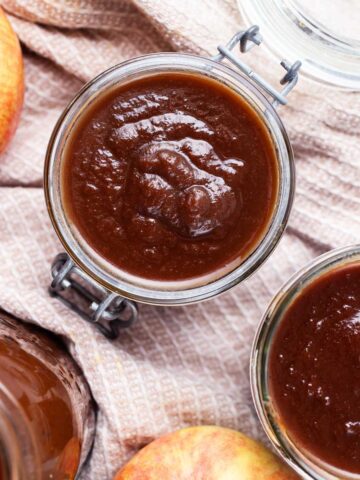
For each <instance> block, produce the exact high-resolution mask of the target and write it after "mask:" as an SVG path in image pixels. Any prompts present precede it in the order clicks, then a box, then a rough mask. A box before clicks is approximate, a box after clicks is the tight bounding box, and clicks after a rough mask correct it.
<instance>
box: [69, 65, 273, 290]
mask: <svg viewBox="0 0 360 480" xmlns="http://www.w3.org/2000/svg"><path fill="white" fill-rule="evenodd" d="M63 165H64V166H63V169H62V198H63V203H64V207H65V211H66V212H67V215H68V217H69V218H70V219H71V221H72V223H73V224H74V225H75V227H76V228H77V229H78V231H79V232H80V233H81V235H82V236H83V238H84V239H85V241H86V242H87V243H88V244H89V245H90V246H91V247H92V248H93V249H94V250H95V251H96V252H97V253H98V254H100V255H101V256H102V257H103V258H105V259H106V260H107V261H109V262H111V263H112V264H114V265H115V266H117V267H119V268H121V269H122V270H124V271H126V272H128V273H130V274H133V275H136V276H138V277H142V278H147V279H152V280H161V281H176V280H184V279H189V278H195V277H199V276H202V275H206V274H209V273H212V272H215V271H217V270H218V269H221V268H223V267H224V266H226V265H228V264H230V263H231V262H234V261H235V260H239V261H238V263H241V261H242V260H244V259H245V258H246V257H247V256H248V255H249V254H250V253H251V252H252V251H253V250H254V249H255V248H256V246H257V245H258V244H259V242H260V241H261V239H262V238H263V236H264V235H265V232H266V230H267V228H268V226H269V224H270V222H271V218H272V215H273V211H274V208H275V204H276V199H277V195H278V166H277V155H276V150H275V147H274V144H273V141H272V139H271V136H270V134H269V133H268V130H267V128H266V126H265V125H264V122H263V120H262V119H261V117H260V116H259V114H258V113H257V112H256V111H255V109H254V108H253V107H252V106H250V104H249V103H248V102H247V101H245V100H244V99H243V98H242V97H241V96H240V95H238V94H237V93H235V92H234V91H232V90H231V89H230V88H229V87H227V86H225V85H223V84H221V83H220V82H217V81H215V80H212V79H209V78H207V77H205V76H200V75H190V74H185V73H169V74H157V75H153V76H148V77H146V78H142V79H139V80H135V81H132V82H130V83H127V84H126V85H122V86H119V87H116V88H113V89H112V90H111V91H109V92H107V93H104V94H102V95H100V97H99V98H98V99H97V100H95V101H94V102H93V104H92V105H91V106H90V107H88V108H87V109H86V112H84V113H83V114H82V116H81V118H80V119H79V120H78V121H77V124H76V125H75V126H74V128H73V130H72V133H71V136H70V140H69V142H68V147H67V148H66V151H65V154H64V164H63Z"/></svg>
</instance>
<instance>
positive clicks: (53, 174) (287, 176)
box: [44, 28, 299, 336]
mask: <svg viewBox="0 0 360 480" xmlns="http://www.w3.org/2000/svg"><path fill="white" fill-rule="evenodd" d="M249 32H250V33H249ZM259 38H260V37H259V34H258V29H257V28H255V29H253V30H252V31H251V29H250V30H249V31H247V32H240V34H237V35H236V36H235V37H234V38H233V39H232V40H231V41H230V42H229V44H228V45H227V46H226V47H219V52H220V53H219V55H218V56H217V57H214V58H213V59H209V58H204V57H201V56H195V55H190V54H179V53H158V54H153V55H147V56H144V57H139V58H135V59H133V60H129V61H127V62H124V63H121V64H120V65H116V66H114V67H113V68H110V69H109V70H107V71H105V72H103V73H101V74H100V75H99V76H98V77H96V78H95V79H94V80H92V81H90V82H89V83H88V84H86V85H85V86H84V87H83V88H82V90H81V91H80V92H79V93H78V95H77V96H76V97H75V98H74V100H73V101H72V102H71V103H70V105H69V106H68V107H67V108H66V109H65V111H64V113H63V114H62V116H61V117H60V119H59V121H58V123H57V125H56V127H55V129H54V132H53V134H52V137H51V139H50V143H49V147H48V151H47V155H46V162H45V176H44V181H45V195H46V202H47V206H48V211H49V214H50V218H51V220H52V223H53V226H54V228H55V230H56V232H57V234H58V236H59V238H60V240H61V242H62V244H63V246H64V248H65V250H66V252H67V254H68V255H69V256H70V261H68V263H66V257H64V258H63V259H62V260H61V259H58V263H57V264H56V265H55V267H54V268H53V276H54V282H53V285H52V290H51V293H52V294H55V295H57V296H59V292H61V290H65V289H66V288H68V287H69V285H70V286H71V285H73V284H72V283H71V280H70V281H69V277H71V275H70V274H69V272H70V271H71V272H72V273H74V270H75V273H77V274H80V276H81V277H82V281H84V280H90V282H91V283H92V286H93V287H95V288H98V289H100V297H101V298H100V299H99V298H98V297H97V296H95V297H94V296H93V297H91V301H90V303H91V305H90V310H92V311H90V313H89V312H85V311H84V310H80V309H79V308H78V307H77V306H76V305H74V303H72V305H71V306H72V308H74V309H75V310H77V311H78V313H80V314H81V315H82V316H83V317H84V318H85V319H87V320H90V321H94V322H96V323H98V320H99V316H102V319H104V315H103V313H104V309H105V310H106V312H105V314H107V313H109V315H108V319H109V318H110V319H113V318H114V316H115V314H114V312H113V311H111V308H110V310H109V304H112V305H113V306H114V303H113V302H114V301H115V303H116V302H118V303H117V306H116V305H115V307H114V308H115V310H116V308H117V307H119V306H120V308H118V310H120V311H121V309H122V308H123V306H124V303H123V302H122V299H123V298H126V299H128V300H130V301H135V302H143V303H151V304H157V305H178V304H187V303H192V302H196V301H199V300H204V299H207V298H210V297H212V296H214V295H218V294H220V293H221V292H224V291H225V290H227V289H228V288H230V287H233V286H234V285H236V284H238V283H240V282H241V281H243V280H244V279H245V278H247V277H248V276H249V275H250V274H252V273H253V272H254V271H255V270H256V269H257V268H258V267H259V266H260V265H261V264H262V263H263V262H264V261H265V260H266V258H267V257H268V256H269V255H270V253H271V252H272V251H273V249H274V248H275V246H276V244H277V243H278V241H279V239H280V237H281V235H282V233H283V231H284V228H285V226H286V224H287V220H288V217H289V213H290V209H291V205H292V200H293V195H294V183H295V178H294V160H293V153H292V149H291V146H290V142H289V138H288V135H287V132H286V130H285V127H284V125H283V123H282V121H281V119H280V117H279V115H278V113H277V111H276V109H275V108H274V107H275V106H276V105H277V104H279V103H283V104H284V103H286V99H285V95H286V94H287V93H288V92H289V91H290V89H291V88H292V87H293V86H294V84H295V83H296V80H297V69H298V67H299V65H297V66H295V69H292V67H290V66H289V65H287V64H283V66H284V68H285V69H286V70H287V71H288V73H287V74H286V75H285V78H284V81H283V84H285V87H284V90H283V92H282V93H281V94H279V93H278V92H276V90H275V89H274V88H272V87H271V86H270V85H269V84H267V83H266V82H265V81H263V80H262V79H261V78H260V77H259V76H257V75H256V74H254V72H252V71H251V70H250V69H249V68H248V67H247V66H246V65H245V64H243V63H242V62H240V61H239V60H237V59H236V58H235V56H234V55H233V54H232V53H231V50H232V49H233V48H234V47H235V46H236V45H238V44H239V43H240V44H241V46H242V49H243V50H245V47H246V45H245V44H246V42H248V43H249V42H251V41H252V42H253V44H255V43H256V44H258V43H260V41H261V40H260V39H259ZM225 57H227V58H228V59H229V60H230V62H232V63H233V64H235V66H237V67H238V68H237V69H236V70H235V69H234V68H231V67H230V66H229V65H227V64H224V63H221V60H223V59H224V58H225ZM239 70H241V71H242V72H241V71H239ZM165 72H166V73H169V72H183V73H184V72H185V73H191V74H196V75H198V76H206V77H207V78H211V79H214V80H216V81H217V82H221V83H222V84H225V85H226V86H228V87H229V88H231V89H232V90H233V91H234V92H236V94H237V95H239V96H241V97H242V98H243V99H245V100H246V102H248V103H249V104H250V105H251V106H252V108H253V109H255V110H256V112H257V113H258V115H259V117H260V118H261V119H262V121H263V122H264V124H265V125H266V128H267V130H268V132H269V133H270V135H271V137H272V139H273V143H274V145H275V148H276V152H277V161H278V172H279V191H278V197H277V201H276V205H275V209H274V213H273V216H272V220H271V224H270V225H269V227H268V229H267V231H266V233H265V235H264V236H263V238H262V239H261V241H260V242H259V244H258V245H257V246H256V248H255V249H254V251H252V253H251V254H250V255H249V256H248V257H247V258H246V259H245V260H244V261H242V262H240V260H239V262H238V264H236V265H234V266H233V267H232V269H231V270H230V271H227V272H226V273H225V274H222V275H221V276H218V277H216V278H214V279H211V280H209V279H208V278H206V277H205V278H204V279H202V280H197V281H196V282H194V281H193V280H189V281H178V282H166V283H162V282H159V281H150V280H144V279H141V278H135V277H129V275H126V274H125V272H123V271H121V270H120V269H118V268H116V267H114V266H113V265H111V264H110V263H109V262H107V261H106V260H104V259H103V258H101V257H100V256H99V255H97V254H96V253H95V252H94V251H93V250H92V249H91V248H90V247H89V245H87V243H86V242H85V241H84V239H83V238H81V236H80V234H79V233H78V232H77V231H75V229H74V228H72V225H71V222H70V221H69V219H68V218H67V215H66V212H65V209H64V206H63V202H62V198H61V175H62V164H63V152H64V149H65V147H66V145H67V140H68V138H69V135H70V132H71V130H72V128H73V126H74V125H75V124H76V122H77V119H78V118H79V117H80V116H81V115H82V114H83V112H84V110H86V109H87V108H88V107H89V105H90V104H92V103H93V102H94V101H95V100H96V99H97V98H98V96H99V95H101V94H103V93H104V91H107V90H109V89H111V88H113V87H114V86H119V85H122V84H125V83H126V82H129V81H132V80H135V79H139V78H142V77H145V76H150V75H154V74H159V73H165ZM244 72H245V74H244ZM249 77H250V78H249ZM55 263H56V262H55ZM65 270H66V272H65V273H64V271H65ZM85 277H86V278H85ZM66 282H67V283H66ZM81 288H82V287H80V289H81ZM76 290H77V292H78V293H79V288H77V287H76ZM107 292H111V293H110V294H111V295H112V296H111V298H110V300H109V299H108V297H107ZM114 295H115V296H116V297H114ZM104 299H105V302H107V303H106V305H105V307H104V308H102V307H101V306H100V304H101V305H104ZM119 299H120V300H119ZM65 302H66V303H67V305H69V303H70V302H69V301H68V300H65ZM127 305H128V306H129V305H130V306H132V313H131V317H132V318H133V317H134V316H135V315H136V312H135V308H134V303H131V302H129V301H128V302H127ZM99 312H100V314H101V315H100V314H99ZM105 317H106V315H105ZM105 319H106V318H105ZM103 331H104V329H103ZM104 333H106V331H104ZM113 333H114V332H113ZM108 334H109V336H111V335H112V334H111V333H109V331H108Z"/></svg>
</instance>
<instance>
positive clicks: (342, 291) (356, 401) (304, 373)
mask: <svg viewBox="0 0 360 480" xmlns="http://www.w3.org/2000/svg"><path fill="white" fill-rule="evenodd" d="M269 388H270V395H271V398H272V399H273V401H274V405H275V411H276V413H277V416H278V417H279V422H280V424H282V425H283V427H284V428H285V429H286V431H287V433H288V435H289V437H290V438H291V439H292V441H293V442H294V443H296V444H297V445H298V446H301V447H302V448H303V449H305V450H306V451H308V452H309V453H310V454H312V455H313V456H315V457H316V458H318V459H320V460H321V461H323V462H325V463H327V464H328V465H331V466H333V467H336V468H338V469H342V470H344V471H346V472H350V473H356V474H360V264H356V263H353V264H351V265H347V266H342V267H340V268H336V269H335V270H333V271H330V272H327V273H325V274H323V275H322V276H320V277H319V278H318V279H316V280H315V281H313V282H312V283H311V284H310V285H309V286H307V287H306V288H305V289H304V291H303V292H301V293H300V294H299V296H298V297H296V298H295V300H294V301H293V303H292V304H291V305H290V306H289V307H288V309H287V310H286V312H285V314H284V316H283V318H282V319H281V323H280V324H279V327H278V329H277V331H276V332H275V334H274V340H273V344H272V346H271V349H270V354H269Z"/></svg>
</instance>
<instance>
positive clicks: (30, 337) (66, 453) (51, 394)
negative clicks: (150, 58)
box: [0, 312, 94, 480]
mask: <svg viewBox="0 0 360 480" xmlns="http://www.w3.org/2000/svg"><path fill="white" fill-rule="evenodd" d="M0 362H1V369H0V478H1V480H50V479H56V480H71V479H75V478H76V476H77V474H78V473H79V471H80V469H81V466H82V464H83V462H84V461H85V459H86V458H87V455H88V453H89V451H90V448H91V445H92V441H93V434H94V409H93V404H92V400H91V397H90V392H89V389H88V387H87V384H86V382H85V379H84V377H83V375H82V374H81V372H80V371H79V369H78V368H77V366H76V365H75V364H74V362H73V361H72V359H71V357H70V356H69V355H68V353H67V352H66V351H65V349H64V347H63V346H62V344H60V343H59V342H58V341H57V339H56V338H55V337H54V336H52V335H51V334H49V333H47V332H45V331H43V330H41V329H40V328H37V327H34V326H29V325H24V324H21V323H20V322H19V321H17V320H15V319H14V318H12V317H10V316H9V315H7V314H5V313H3V312H0Z"/></svg>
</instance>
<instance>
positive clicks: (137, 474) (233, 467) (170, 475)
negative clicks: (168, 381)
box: [114, 426, 300, 480]
mask: <svg viewBox="0 0 360 480" xmlns="http://www.w3.org/2000/svg"><path fill="white" fill-rule="evenodd" d="M175 479H176V480H299V479H300V477H299V476H298V475H297V474H296V473H294V472H293V471H292V470H290V469H289V467H287V466H286V465H285V464H284V463H283V462H282V461H281V460H280V459H279V458H278V457H276V456H275V455H274V454H273V453H272V452H270V450H268V449H267V448H265V447H264V446H263V445H262V444H261V443H259V442H256V441H255V440H252V439H251V438H249V437H247V436H245V435H243V434H242V433H240V432H235V431H234V430H229V429H227V428H221V427H206V426H202V427H191V428H185V429H183V430H179V431H177V432H174V433H171V434H169V435H165V436H164V437H161V438H159V439H157V440H155V441H154V442H152V443H150V444H149V445H147V446H146V447H145V448H143V449H142V450H140V452H139V453H137V454H136V455H135V456H134V457H133V458H132V459H131V460H130V462H129V463H128V464H126V465H125V467H124V468H123V469H122V470H121V471H120V472H119V473H118V474H117V475H116V476H115V478H114V480H175Z"/></svg>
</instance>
